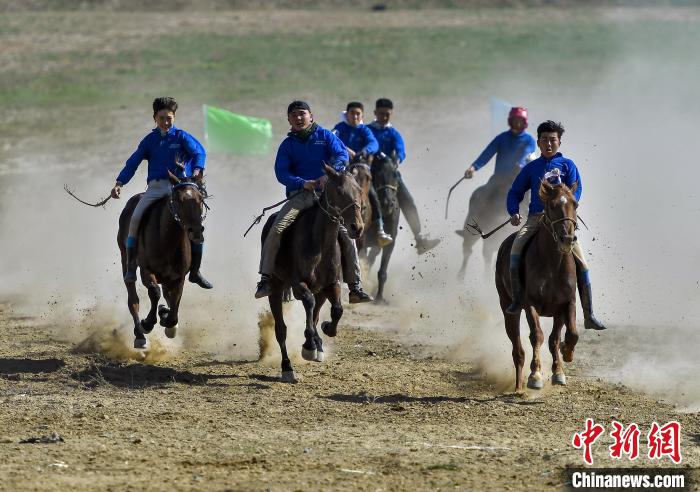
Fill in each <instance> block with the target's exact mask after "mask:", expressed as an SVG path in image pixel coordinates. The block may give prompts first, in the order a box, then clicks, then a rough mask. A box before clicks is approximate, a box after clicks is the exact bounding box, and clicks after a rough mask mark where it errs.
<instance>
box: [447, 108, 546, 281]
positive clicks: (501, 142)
mask: <svg viewBox="0 0 700 492" xmlns="http://www.w3.org/2000/svg"><path fill="white" fill-rule="evenodd" d="M508 126H509V127H510V129H509V130H507V131H505V132H502V133H499V134H498V135H496V137H495V138H494V139H493V140H491V143H489V144H488V145H487V146H486V148H485V149H484V151H483V152H482V153H481V154H479V157H477V158H476V160H475V161H474V163H473V164H472V165H471V166H469V168H468V169H467V170H466V171H465V173H464V177H465V178H467V179H471V178H472V177H473V176H474V173H475V172H476V171H478V170H479V169H481V168H482V167H484V166H485V165H486V164H488V162H489V161H490V160H491V158H492V157H493V156H494V155H495V156H496V164H495V167H494V170H493V175H492V176H491V178H489V180H488V182H487V183H486V184H485V185H483V186H480V187H479V188H477V189H476V190H474V192H473V193H472V196H471V198H470V199H469V211H468V212H467V218H466V220H465V221H464V228H463V229H458V230H457V231H455V232H456V233H457V234H459V235H460V236H462V237H463V238H464V241H463V243H462V254H463V260H462V267H461V268H460V270H459V276H460V277H463V276H464V273H465V270H466V267H467V262H468V260H469V257H470V256H471V252H472V248H473V247H474V244H475V243H476V242H477V240H478V239H479V237H480V236H477V235H474V234H467V233H465V231H466V229H467V225H468V224H470V223H472V222H475V221H477V222H480V223H481V224H483V225H485V226H487V227H490V225H491V224H492V223H493V222H495V221H496V220H498V214H499V213H500V212H499V210H500V207H501V203H503V197H505V196H506V194H507V193H508V189H509V188H510V185H511V183H512V182H513V179H514V178H515V176H517V174H518V172H520V169H522V167H523V166H524V165H525V164H527V162H529V161H530V160H531V154H533V153H534V152H535V149H536V148H537V146H536V145H535V139H534V138H532V136H530V135H529V134H528V133H527V132H525V129H526V128H527V109H526V108H522V107H515V108H512V109H511V110H510V113H509V114H508Z"/></svg>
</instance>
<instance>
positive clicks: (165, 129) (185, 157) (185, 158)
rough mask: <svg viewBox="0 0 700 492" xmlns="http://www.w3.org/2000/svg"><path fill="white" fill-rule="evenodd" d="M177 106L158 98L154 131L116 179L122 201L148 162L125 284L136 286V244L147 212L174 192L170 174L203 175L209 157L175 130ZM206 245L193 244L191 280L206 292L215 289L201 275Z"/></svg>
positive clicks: (191, 139)
mask: <svg viewBox="0 0 700 492" xmlns="http://www.w3.org/2000/svg"><path fill="white" fill-rule="evenodd" d="M176 111H177V102H176V101H175V99H173V98H172V97H159V98H157V99H155V100H154V101H153V120H154V121H155V123H156V128H154V129H153V130H152V131H151V132H150V133H149V134H148V135H146V136H145V137H144V138H143V140H141V142H140V143H139V145H138V147H137V148H136V151H135V152H134V153H133V154H132V155H131V157H129V159H127V161H126V164H125V165H124V169H122V171H121V172H120V173H119V176H117V182H116V184H115V185H114V188H112V191H111V195H112V197H113V198H119V195H120V194H121V189H122V186H124V185H125V184H127V183H128V182H129V181H130V180H131V178H133V177H134V174H135V173H136V170H137V169H138V167H139V164H141V162H142V161H143V160H144V159H145V160H147V161H148V176H147V177H146V182H147V183H148V187H147V188H146V192H145V193H144V194H143V196H142V197H141V199H140V200H139V202H138V204H137V205H136V208H135V209H134V212H133V214H132V215H131V222H130V223H129V235H128V237H127V238H126V273H124V282H127V283H131V282H136V244H137V235H138V232H139V225H140V224H141V218H142V217H143V213H144V212H145V211H146V209H147V208H148V207H149V206H150V205H152V204H153V203H155V202H157V201H158V200H160V199H161V198H163V197H165V196H168V195H169V194H170V192H171V185H170V180H169V179H168V172H171V173H172V174H174V175H175V176H177V177H178V178H185V177H189V176H190V175H189V174H188V173H189V172H191V176H192V177H196V176H199V175H200V174H203V171H204V165H205V164H204V163H205V160H206V153H205V151H204V147H202V145H201V144H200V143H199V142H198V141H197V139H196V138H194V137H193V136H192V135H190V134H189V133H187V132H186V131H184V130H180V129H179V128H176V127H175V112H176ZM203 251H204V247H203V244H195V243H192V265H191V266H190V275H189V280H190V282H193V283H195V284H197V285H199V286H200V287H202V288H204V289H211V288H212V285H211V283H209V281H207V280H206V279H205V278H204V277H203V276H202V274H201V273H200V271H199V267H200V266H201V264H202V253H203Z"/></svg>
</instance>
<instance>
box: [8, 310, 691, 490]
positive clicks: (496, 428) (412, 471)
mask: <svg viewBox="0 0 700 492" xmlns="http://www.w3.org/2000/svg"><path fill="white" fill-rule="evenodd" d="M346 316H347V317H346V318H345V323H344V324H343V327H342V330H341V331H340V333H339V336H338V337H337V338H336V339H335V340H332V341H329V348H330V349H331V350H330V351H331V353H332V356H331V357H330V358H329V360H328V361H327V362H326V363H324V364H315V363H301V362H296V367H295V368H296V371H297V373H298V374H299V375H300V376H301V378H302V381H301V383H300V384H297V385H284V384H281V383H279V382H278V380H277V376H278V371H279V368H278V367H279V366H278V363H277V362H276V361H275V362H265V363H261V362H258V361H250V362H245V361H231V362H228V361H224V362H222V361H217V360H215V359H214V358H213V357H212V356H210V355H208V354H206V353H193V352H182V353H181V354H179V355H176V356H173V357H172V358H170V359H167V360H165V361H162V362H160V363H157V364H154V365H150V364H139V363H136V362H133V361H126V362H118V361H115V360H110V359H108V358H106V357H104V356H103V355H100V354H96V353H80V352H76V351H75V344H73V343H69V342H65V341H61V340H57V339H56V338H55V336H54V335H53V333H56V331H55V330H54V329H53V328H52V327H50V326H45V325H42V324H40V323H38V322H37V320H35V319H31V318H24V317H21V316H18V315H17V314H16V313H14V312H13V311H12V308H11V307H10V306H9V305H5V306H4V307H3V311H2V313H1V314H0V335H1V336H2V339H3V340H4V342H3V344H2V347H1V348H0V429H1V431H0V463H1V464H0V477H1V478H2V484H3V487H7V488H8V489H12V490H30V489H48V490H65V489H66V488H68V487H71V488H72V489H74V490H89V489H101V490H131V489H133V490H135V489H142V488H143V487H148V488H149V489H150V490H154V489H155V490H158V489H161V490H162V489H168V490H172V489H173V487H174V488H176V489H189V488H193V489H205V488H206V489H208V490H226V489H231V490H267V489H270V490H295V489H300V490H313V489H357V490H380V489H381V490H406V489H411V488H413V489H419V490H424V489H434V488H438V489H454V488H455V487H456V488H459V489H465V490H468V489H485V488H488V489H492V490H495V489H516V490H524V489H539V490H542V489H552V488H558V487H559V486H560V485H561V483H562V478H561V475H560V470H561V468H562V467H564V466H566V465H580V464H581V454H580V451H578V450H576V449H574V448H573V447H572V446H571V445H570V440H571V436H572V434H573V433H574V432H578V431H580V430H581V429H582V424H583V422H584V420H585V418H586V417H592V418H594V419H596V421H600V422H602V423H604V424H609V422H610V420H611V419H612V418H615V419H618V420H620V421H622V422H637V423H638V424H639V425H640V427H642V429H645V428H648V426H649V424H650V423H651V422H652V421H654V420H656V421H658V422H666V421H669V420H671V419H679V420H680V421H681V422H682V424H683V453H684V463H685V464H686V465H689V466H693V467H697V466H698V463H700V456H699V453H698V448H697V443H698V439H700V422H699V421H698V414H697V413H696V414H682V415H679V414H678V413H676V412H675V411H674V409H673V407H672V406H670V405H667V404H664V403H661V402H658V401H656V400H654V399H652V398H650V397H647V396H645V395H642V394H639V393H636V392H633V391H631V390H629V389H627V388H625V387H622V386H612V385H609V384H605V383H603V382H600V381H599V380H596V379H594V378H590V377H584V376H583V375H582V372H583V371H582V370H580V369H577V366H576V363H574V364H573V365H572V366H570V367H569V371H568V375H569V385H568V386H567V387H565V388H561V387H559V388H550V387H546V388H545V391H543V392H542V393H541V394H540V395H534V394H530V395H526V396H521V395H514V394H511V393H508V392H505V393H504V392H502V391H499V389H498V388H496V387H494V386H493V385H492V384H491V383H489V381H488V380H487V379H486V378H485V377H484V376H483V375H482V374H480V373H479V372H478V370H477V369H476V368H475V367H474V366H472V365H470V364H468V363H465V362H460V361H447V360H441V359H440V358H435V357H424V356H421V355H419V354H421V353H424V347H420V346H414V347H412V348H411V349H408V348H406V347H402V346H400V345H397V344H396V343H394V342H392V341H391V340H390V338H393V336H394V335H395V334H396V332H395V331H391V330H390V331H386V332H382V333H381V334H378V333H376V332H373V331H371V330H368V329H366V328H363V327H362V326H363V325H365V323H366V322H367V321H368V320H369V319H370V318H371V316H370V315H369V314H366V312H364V311H363V310H362V309H356V310H353V311H350V312H349V313H348V314H347V315H346ZM375 318H376V316H375ZM348 325H350V326H348ZM298 350H299V348H298V347H293V348H292V347H290V351H293V352H294V353H297V352H298ZM52 433H57V434H59V435H60V436H61V437H62V438H63V440H64V442H61V443H55V444H20V443H19V441H20V440H22V439H26V438H29V437H38V436H44V435H51V434H52ZM609 440H610V438H609V437H607V440H606V441H605V443H604V444H601V443H600V442H599V443H598V444H597V445H596V447H595V448H594V451H595V452H594V458H595V460H596V463H597V464H600V465H603V466H619V465H620V464H622V465H625V464H628V462H625V461H624V460H623V461H622V462H621V463H613V462H612V460H610V458H609V457H608V456H607V445H609V444H610V442H608V441H609ZM643 440H644V439H643ZM644 447H645V446H644V443H643V445H642V448H643V449H644ZM641 461H644V463H641ZM647 463H648V460H646V458H642V459H641V460H638V462H637V464H638V465H642V464H647Z"/></svg>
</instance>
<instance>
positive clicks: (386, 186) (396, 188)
mask: <svg viewBox="0 0 700 492" xmlns="http://www.w3.org/2000/svg"><path fill="white" fill-rule="evenodd" d="M384 188H389V189H390V190H393V191H397V190H398V189H399V188H398V186H394V185H381V186H375V187H374V189H375V190H377V191H379V190H383V189H384Z"/></svg>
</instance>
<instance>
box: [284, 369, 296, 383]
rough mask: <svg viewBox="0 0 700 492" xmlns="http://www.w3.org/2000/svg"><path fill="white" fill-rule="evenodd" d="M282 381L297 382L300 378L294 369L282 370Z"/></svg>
mask: <svg viewBox="0 0 700 492" xmlns="http://www.w3.org/2000/svg"><path fill="white" fill-rule="evenodd" d="M282 382H283V383H288V384H297V383H298V382H299V380H298V379H297V375H296V374H294V371H282Z"/></svg>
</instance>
